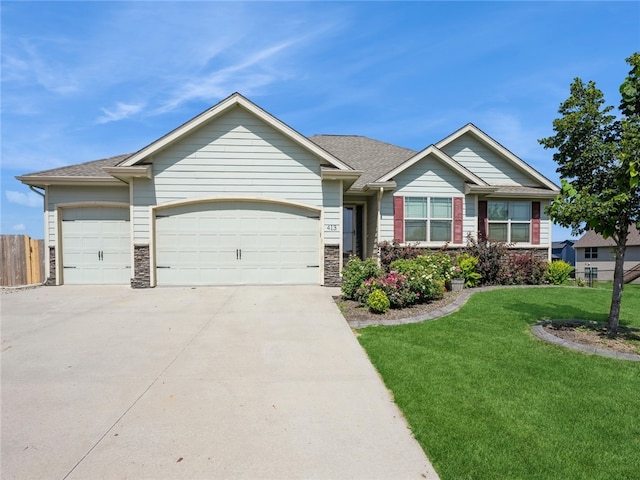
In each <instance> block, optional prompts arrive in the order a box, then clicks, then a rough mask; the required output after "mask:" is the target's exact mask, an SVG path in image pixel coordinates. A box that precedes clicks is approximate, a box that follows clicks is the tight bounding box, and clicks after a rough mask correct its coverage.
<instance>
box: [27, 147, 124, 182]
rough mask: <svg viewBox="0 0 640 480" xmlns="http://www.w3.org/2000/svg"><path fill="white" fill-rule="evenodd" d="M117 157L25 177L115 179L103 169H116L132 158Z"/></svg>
mask: <svg viewBox="0 0 640 480" xmlns="http://www.w3.org/2000/svg"><path fill="white" fill-rule="evenodd" d="M130 155H131V154H130V153H127V154H126V155H116V156H115V157H109V158H103V159H101V160H93V161H92V162H85V163H78V164H77V165H68V166H66V167H60V168H52V169H51V170H42V171H41V172H35V173H29V174H28V175H23V176H24V177H104V178H113V177H112V176H111V175H109V174H108V173H106V172H105V171H104V170H103V169H104V168H108V167H115V166H116V165H118V164H119V163H120V162H122V161H123V160H124V159H125V158H127V157H128V156H130Z"/></svg>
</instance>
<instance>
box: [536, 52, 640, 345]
mask: <svg viewBox="0 0 640 480" xmlns="http://www.w3.org/2000/svg"><path fill="white" fill-rule="evenodd" d="M627 63H629V64H630V65H631V67H632V69H631V71H630V72H629V75H628V76H627V78H626V79H625V81H624V83H623V84H622V86H621V87H620V93H621V96H622V100H621V103H620V106H619V111H620V114H619V115H618V116H616V115H614V114H613V113H612V110H613V107H612V106H606V105H605V100H604V95H603V94H602V92H601V91H600V90H598V89H597V88H596V85H595V83H594V82H592V81H590V82H589V83H587V84H585V83H584V82H583V81H582V80H580V79H579V78H576V79H574V81H573V83H572V84H571V87H570V92H571V96H570V97H569V98H568V99H567V100H565V101H564V102H563V103H562V104H561V105H560V108H559V109H558V113H560V115H561V117H560V118H557V119H556V120H554V121H553V130H554V132H555V135H554V136H552V137H547V138H543V139H540V140H539V142H540V143H541V144H542V145H543V146H544V147H545V148H549V149H555V150H556V152H555V153H554V154H553V159H554V161H555V162H556V163H557V164H558V169H557V172H558V173H559V174H560V176H561V184H562V189H561V191H560V193H559V195H558V196H557V197H556V198H555V199H554V200H553V201H552V202H551V204H550V205H549V207H547V209H546V212H547V214H548V215H549V216H550V217H551V219H553V220H554V221H555V222H556V223H558V224H560V225H562V226H563V227H571V228H572V230H573V232H574V233H575V234H578V233H582V232H584V231H586V230H593V231H595V232H596V233H599V234H601V235H602V236H603V237H604V238H611V239H612V240H613V241H614V243H615V247H614V251H615V270H614V274H613V291H612V296H611V308H610V311H609V322H608V332H609V335H611V336H615V335H617V333H618V322H619V317H620V302H621V300H622V289H623V288H624V285H623V276H624V255H625V251H626V248H627V237H628V233H629V227H630V226H631V225H633V224H636V225H638V226H639V227H640V182H638V171H639V170H640V168H639V164H638V162H639V159H640V155H639V152H640V53H638V52H636V53H634V54H633V55H631V57H629V58H627Z"/></svg>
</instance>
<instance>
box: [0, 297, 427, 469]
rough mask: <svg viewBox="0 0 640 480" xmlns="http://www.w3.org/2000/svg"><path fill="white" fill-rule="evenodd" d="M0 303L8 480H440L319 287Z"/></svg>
mask: <svg viewBox="0 0 640 480" xmlns="http://www.w3.org/2000/svg"><path fill="white" fill-rule="evenodd" d="M0 302H1V303H2V357H1V358H2V405H1V406H2V426H1V428H2V430H1V433H2V442H1V443H2V452H1V454H2V457H1V458H2V465H1V469H2V478H3V479H13V478H16V479H32V478H52V479H96V478H114V479H116V478H117V479H124V478H131V479H211V478H247V479H271V478H273V479H290V478H291V479H295V478H301V479H302V478H304V479H312V478H318V479H335V478H353V479H376V478H379V479H405V478H407V479H409V478H416V479H424V478H428V479H436V478H438V477H437V475H436V474H435V472H434V470H433V468H432V466H431V465H430V463H429V461H428V460H427V458H426V457H425V455H424V453H423V451H422V450H421V448H420V446H419V445H418V443H417V442H416V441H415V439H414V438H413V437H412V435H411V433H410V432H409V430H408V427H407V425H406V422H405V421H404V419H403V418H402V416H401V414H400V412H399V410H398V409H397V407H396V405H395V404H394V403H393V401H392V399H391V398H390V395H389V393H388V391H387V390H386V388H385V387H384V385H383V383H382V381H381V380H380V378H379V376H378V375H377V373H376V372H375V370H374V368H373V367H372V366H371V364H370V362H369V361H368V359H367V357H366V355H365V354H364V352H363V350H362V349H361V348H360V345H359V344H358V342H357V340H356V339H355V337H354V336H353V334H352V332H351V330H350V329H349V327H348V325H347V324H346V323H345V322H344V319H343V318H342V316H341V315H340V313H339V311H338V309H337V307H336V305H335V304H334V302H333V301H332V299H331V291H330V289H324V288H321V287H216V288H194V289H190V288H156V289H150V290H131V289H130V288H128V287H72V286H65V287H43V288H38V289H32V290H25V291H20V292H15V293H11V294H7V295H2V296H1V297H0Z"/></svg>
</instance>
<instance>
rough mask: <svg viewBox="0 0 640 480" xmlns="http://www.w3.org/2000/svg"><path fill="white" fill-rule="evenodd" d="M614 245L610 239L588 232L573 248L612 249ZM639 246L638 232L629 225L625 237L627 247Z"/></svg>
mask: <svg viewBox="0 0 640 480" xmlns="http://www.w3.org/2000/svg"><path fill="white" fill-rule="evenodd" d="M614 245H615V243H614V241H613V239H611V238H606V239H605V238H604V237H603V236H602V235H600V234H598V233H596V232H594V231H593V230H589V231H588V232H587V233H585V234H584V235H583V236H582V237H581V238H580V239H579V240H578V241H577V242H576V243H574V244H573V248H586V247H612V246H614ZM635 245H640V231H638V229H637V228H636V227H635V225H631V226H630V227H629V236H628V237H627V247H632V246H635Z"/></svg>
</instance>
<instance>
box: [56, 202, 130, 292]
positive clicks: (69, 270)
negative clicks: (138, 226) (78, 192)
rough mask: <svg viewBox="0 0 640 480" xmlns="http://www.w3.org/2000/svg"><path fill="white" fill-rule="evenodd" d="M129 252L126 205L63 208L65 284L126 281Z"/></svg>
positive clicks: (127, 278) (109, 283)
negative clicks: (123, 206)
mask: <svg viewBox="0 0 640 480" xmlns="http://www.w3.org/2000/svg"><path fill="white" fill-rule="evenodd" d="M130 252H131V243H130V230H129V209H128V208H113V207H91V208H65V209H63V210H62V267H63V282H64V283H65V284H70V285H118V284H128V283H129V282H130V278H131V253H130Z"/></svg>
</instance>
